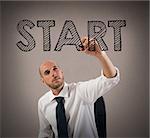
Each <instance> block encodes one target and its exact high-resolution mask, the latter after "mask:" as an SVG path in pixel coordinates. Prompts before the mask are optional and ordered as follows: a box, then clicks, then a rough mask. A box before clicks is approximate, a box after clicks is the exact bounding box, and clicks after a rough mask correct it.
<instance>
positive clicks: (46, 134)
mask: <svg viewBox="0 0 150 138" xmlns="http://www.w3.org/2000/svg"><path fill="white" fill-rule="evenodd" d="M38 116H39V127H40V128H39V135H38V138H54V133H53V131H52V128H51V126H50V124H49V122H48V120H47V119H46V118H45V116H44V114H43V112H42V111H41V105H40V101H39V102H38Z"/></svg>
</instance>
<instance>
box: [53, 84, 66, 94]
mask: <svg viewBox="0 0 150 138" xmlns="http://www.w3.org/2000/svg"><path fill="white" fill-rule="evenodd" d="M63 87H64V84H62V85H61V86H60V87H59V88H57V89H52V93H53V94H54V95H59V93H60V92H61V90H62V89H63Z"/></svg>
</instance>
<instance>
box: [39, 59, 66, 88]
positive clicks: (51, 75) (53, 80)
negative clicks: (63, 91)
mask: <svg viewBox="0 0 150 138" xmlns="http://www.w3.org/2000/svg"><path fill="white" fill-rule="evenodd" d="M40 73H41V79H42V81H43V82H44V83H45V84H46V85H47V86H49V87H50V88H51V89H59V88H60V87H62V86H63V84H64V75H63V72H62V70H61V69H60V68H59V67H58V66H57V65H56V63H55V62H53V61H46V62H45V63H43V64H42V65H41V66H40Z"/></svg>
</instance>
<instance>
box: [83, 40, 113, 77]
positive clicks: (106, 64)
mask: <svg viewBox="0 0 150 138" xmlns="http://www.w3.org/2000/svg"><path fill="white" fill-rule="evenodd" d="M81 42H82V45H83V46H84V48H83V49H82V51H84V52H85V53H86V54H88V55H92V56H95V57H96V58H97V59H98V60H99V62H100V64H101V65H102V68H103V73H104V75H105V76H106V77H107V78H113V77H114V76H116V69H115V67H114V65H113V64H112V62H111V60H110V58H109V57H108V56H107V54H106V52H105V51H102V50H101V48H100V46H99V45H98V43H97V42H96V41H95V40H92V39H91V40H90V41H89V44H88V38H87V37H83V38H81ZM93 44H94V46H95V50H93V51H90V50H89V48H90V47H92V45H93Z"/></svg>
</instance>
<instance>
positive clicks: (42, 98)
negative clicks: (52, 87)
mask: <svg viewBox="0 0 150 138" xmlns="http://www.w3.org/2000/svg"><path fill="white" fill-rule="evenodd" d="M49 96H50V91H48V92H46V93H45V94H43V95H42V96H41V97H40V98H39V100H38V103H39V104H42V103H45V102H47V101H48V99H49Z"/></svg>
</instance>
